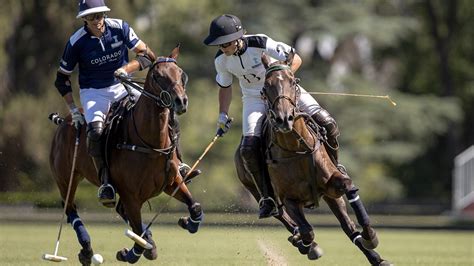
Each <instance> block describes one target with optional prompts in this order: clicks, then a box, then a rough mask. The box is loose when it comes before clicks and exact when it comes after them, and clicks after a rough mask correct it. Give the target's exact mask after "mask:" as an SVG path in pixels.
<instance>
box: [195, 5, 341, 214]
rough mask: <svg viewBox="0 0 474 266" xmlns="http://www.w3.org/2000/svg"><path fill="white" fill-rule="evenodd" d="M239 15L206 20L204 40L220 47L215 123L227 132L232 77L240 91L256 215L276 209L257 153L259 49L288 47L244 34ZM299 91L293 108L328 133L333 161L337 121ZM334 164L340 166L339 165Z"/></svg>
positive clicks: (279, 53) (280, 52) (271, 52)
mask: <svg viewBox="0 0 474 266" xmlns="http://www.w3.org/2000/svg"><path fill="white" fill-rule="evenodd" d="M244 34H245V30H244V28H243V27H242V24H241V22H240V19H239V18H238V17H236V16H234V15H228V14H225V15H221V16H219V17H217V18H215V19H214V20H213V21H212V22H211V25H210V29H209V36H207V38H206V39H205V40H204V44H206V45H209V46H218V47H219V50H218V51H217V54H216V56H215V59H214V64H215V68H216V72H217V75H216V82H217V84H218V85H219V87H220V89H219V118H218V122H217V124H218V128H220V129H222V130H223V132H224V133H225V132H227V130H228V129H229V126H230V122H229V121H230V120H229V116H228V112H229V106H230V103H231V100H232V81H233V77H237V78H238V80H239V85H240V88H241V90H242V95H243V96H242V102H243V110H242V120H243V121H242V131H243V132H242V134H243V138H242V142H241V146H240V154H241V157H242V161H243V163H244V168H245V169H246V171H247V172H248V173H249V174H250V176H252V178H253V179H254V181H255V182H256V184H257V185H258V186H259V192H260V194H261V195H260V197H261V198H260V200H259V206H260V211H259V218H266V217H270V216H273V215H276V214H278V211H277V208H276V203H275V200H274V195H273V191H272V187H271V185H270V184H269V182H270V181H269V179H268V177H267V176H266V174H265V171H264V168H263V167H265V160H264V158H263V155H262V154H261V152H260V151H261V148H260V147H261V128H262V121H263V118H264V116H265V112H266V106H265V102H264V100H263V99H262V98H261V94H260V92H261V90H262V88H263V85H264V81H265V67H264V66H263V64H262V60H261V57H262V53H265V54H267V55H268V56H270V57H271V58H272V60H273V61H277V60H281V61H285V60H286V59H287V56H288V54H289V52H290V51H291V49H293V48H292V47H291V46H289V45H287V44H285V43H283V42H278V41H275V40H273V39H271V38H270V37H268V36H266V35H264V34H255V35H244ZM301 63H302V61H301V58H300V57H299V56H298V54H296V53H295V55H294V59H293V62H292V65H291V66H290V67H291V70H292V71H293V73H295V72H296V71H297V70H298V68H299V67H300V66H301ZM300 89H301V96H300V98H299V102H298V107H299V108H300V110H301V111H303V112H306V113H308V114H309V115H311V117H312V118H313V119H314V120H315V121H316V122H317V123H318V124H319V125H321V126H323V127H324V128H325V129H326V130H327V133H328V143H329V146H330V147H331V148H332V149H330V152H331V154H332V156H333V157H334V160H335V161H336V162H337V150H338V147H339V145H338V142H337V137H338V136H339V129H338V127H337V124H336V121H335V120H334V118H332V117H331V115H330V114H329V113H328V112H327V111H326V110H325V109H323V108H321V106H320V105H319V104H318V102H317V101H316V100H315V99H314V98H313V97H312V96H311V95H310V94H308V93H306V91H305V90H304V89H303V88H302V87H300ZM338 168H340V169H341V171H344V167H343V166H342V165H340V164H339V166H338Z"/></svg>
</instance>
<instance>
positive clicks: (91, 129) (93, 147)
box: [87, 121, 104, 157]
mask: <svg viewBox="0 0 474 266" xmlns="http://www.w3.org/2000/svg"><path fill="white" fill-rule="evenodd" d="M103 131H104V123H103V122H101V121H96V122H92V123H89V124H87V149H88V153H89V155H90V156H92V157H98V156H102V145H101V140H102V132H103Z"/></svg>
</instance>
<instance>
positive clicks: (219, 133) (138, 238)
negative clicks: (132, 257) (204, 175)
mask: <svg viewBox="0 0 474 266" xmlns="http://www.w3.org/2000/svg"><path fill="white" fill-rule="evenodd" d="M231 122H232V120H229V125H230V123H231ZM224 133H225V132H224V131H223V130H222V129H221V128H219V130H218V131H217V133H216V135H215V136H214V138H213V139H212V141H211V142H210V143H209V145H207V147H206V149H205V150H204V152H203V153H202V154H201V156H199V158H198V159H197V161H196V162H195V163H194V164H193V166H192V167H191V169H190V170H189V171H188V173H187V174H186V176H185V177H184V179H183V180H182V181H181V182H180V183H179V184H178V185H177V186H176V188H175V189H174V191H173V193H171V195H170V196H169V197H168V200H167V201H166V202H165V203H164V204H163V205H162V206H163V207H161V209H160V210H159V211H158V212H157V213H156V214H155V216H154V217H153V219H151V221H150V223H148V225H147V227H146V228H145V230H143V233H142V234H141V236H139V235H137V234H135V233H134V232H133V231H132V230H130V229H126V230H125V235H126V236H127V237H129V238H130V239H132V240H133V241H135V243H137V244H138V245H140V246H141V247H143V248H146V249H151V248H153V246H152V245H151V244H150V243H148V241H146V240H145V239H144V238H143V236H144V235H145V233H146V231H147V230H148V229H149V228H150V227H151V225H152V224H153V222H154V221H155V220H156V218H158V215H159V214H160V213H161V212H162V211H163V209H164V207H165V206H166V205H167V204H168V202H169V201H170V200H171V198H172V197H173V196H174V195H175V194H176V192H178V189H179V187H180V186H181V184H183V183H185V182H186V179H187V178H188V176H189V174H190V173H192V172H193V171H194V170H195V169H196V167H197V166H198V164H199V163H200V162H201V160H202V158H204V156H205V155H206V154H207V152H208V151H209V150H210V149H211V148H212V146H213V145H214V143H215V142H216V141H217V139H218V138H219V137H222V135H224Z"/></svg>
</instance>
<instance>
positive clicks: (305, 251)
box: [293, 240, 309, 255]
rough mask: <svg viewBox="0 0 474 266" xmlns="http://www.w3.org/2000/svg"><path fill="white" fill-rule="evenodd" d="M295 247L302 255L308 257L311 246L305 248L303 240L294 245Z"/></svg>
mask: <svg viewBox="0 0 474 266" xmlns="http://www.w3.org/2000/svg"><path fill="white" fill-rule="evenodd" d="M293 245H294V246H295V247H297V248H298V251H299V252H300V254H301V255H308V252H309V246H305V245H304V244H303V240H298V241H297V242H296V243H295V244H293Z"/></svg>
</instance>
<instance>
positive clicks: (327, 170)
mask: <svg viewBox="0 0 474 266" xmlns="http://www.w3.org/2000/svg"><path fill="white" fill-rule="evenodd" d="M293 56H294V53H293V52H291V53H290V54H289V56H288V59H287V61H285V62H282V61H278V62H274V63H270V59H269V58H268V57H267V56H266V55H263V56H262V62H263V65H264V66H265V68H266V78H265V85H264V88H263V90H262V97H263V98H264V99H265V100H266V102H267V105H268V114H267V120H266V122H265V128H264V133H263V135H264V136H263V137H264V139H265V143H266V147H264V148H263V149H264V150H263V152H262V153H263V154H265V156H266V159H267V160H266V162H267V166H268V167H267V169H268V173H269V176H270V180H271V183H272V186H273V190H274V192H275V196H276V198H277V200H278V201H279V202H280V203H281V204H280V208H279V215H277V216H275V218H277V219H279V220H280V221H281V222H282V223H283V224H284V225H285V227H286V228H287V229H288V230H289V231H290V232H291V233H292V236H290V237H289V239H288V240H289V241H290V242H291V243H292V244H293V245H294V246H295V247H297V248H298V250H299V251H300V253H301V254H304V255H307V257H308V258H309V259H311V260H314V259H318V258H319V257H321V256H322V249H321V248H320V247H319V246H318V244H317V243H316V242H315V241H314V233H313V229H312V227H311V225H310V224H309V223H308V221H307V220H306V218H305V215H304V211H303V209H304V207H311V206H318V205H319V199H320V198H321V197H322V198H323V199H324V200H325V201H326V203H327V204H328V206H329V207H330V209H331V210H332V212H333V213H334V214H335V216H336V217H337V219H338V221H339V223H340V225H341V227H342V229H343V230H344V232H345V233H346V235H347V236H348V237H349V239H350V240H351V241H352V242H353V243H354V244H355V245H356V246H357V247H358V248H359V249H360V250H361V251H362V252H363V253H364V255H365V256H366V257H367V259H368V260H369V262H370V263H371V264H373V265H390V263H389V262H387V261H385V260H383V259H382V258H381V257H380V255H379V254H378V253H377V252H375V250H373V249H374V248H375V247H376V246H377V244H378V240H377V237H376V234H375V231H374V230H373V229H372V227H371V226H370V222H369V218H368V215H367V212H366V210H365V208H364V207H363V204H362V202H361V201H360V198H359V196H358V195H357V194H356V193H357V189H356V188H355V186H354V185H353V184H352V181H351V179H350V177H349V176H348V175H347V174H346V173H342V172H341V171H340V170H338V168H337V167H336V166H335V164H334V163H333V161H332V160H331V157H330V155H329V154H328V151H327V147H326V145H325V137H324V135H323V134H321V133H320V131H319V126H318V125H317V124H316V123H315V122H314V121H313V120H312V119H311V117H310V116H309V115H308V114H305V113H301V112H299V110H298V107H297V102H298V97H299V93H300V92H299V87H298V84H297V79H296V78H295V77H294V75H293V73H292V71H291V69H290V67H289V65H291V62H292V60H293ZM311 125H312V126H311ZM235 161H236V167H237V173H238V175H239V178H240V180H241V181H242V183H243V184H244V186H245V187H246V188H247V189H248V190H249V191H250V192H251V193H252V194H253V196H254V197H255V198H256V199H257V201H258V200H259V198H260V195H259V193H258V190H257V189H256V188H255V185H254V182H253V180H252V179H251V177H250V176H249V175H248V174H247V173H246V172H245V170H244V168H243V165H242V160H241V158H240V156H239V153H238V151H237V153H236V156H235ZM343 195H346V196H347V197H348V199H349V202H350V204H351V206H352V207H353V209H354V211H355V213H356V216H357V219H358V222H359V224H361V225H362V227H363V232H362V233H360V232H358V231H357V228H356V226H355V225H354V222H353V221H352V220H351V218H350V217H349V215H348V214H347V208H346V204H345V201H344V199H343V198H342V196H343Z"/></svg>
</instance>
